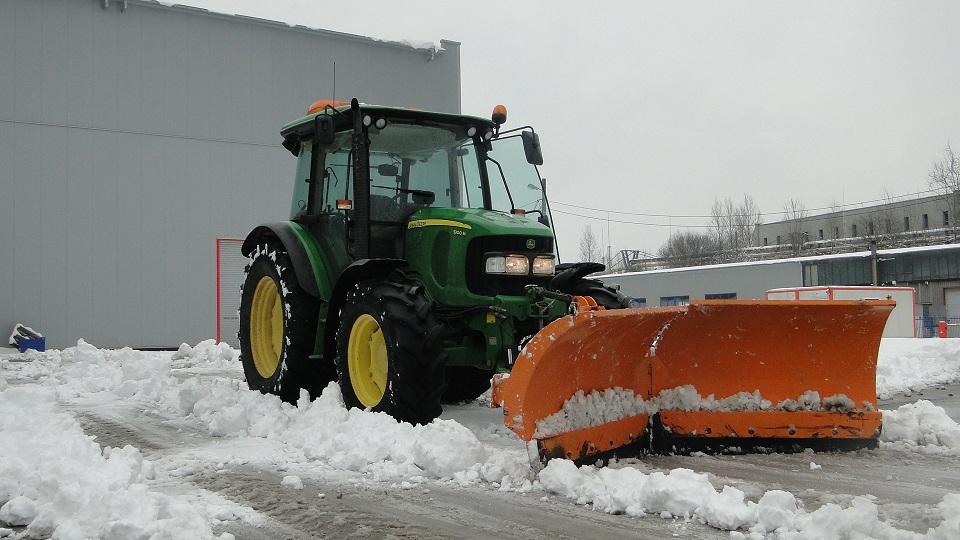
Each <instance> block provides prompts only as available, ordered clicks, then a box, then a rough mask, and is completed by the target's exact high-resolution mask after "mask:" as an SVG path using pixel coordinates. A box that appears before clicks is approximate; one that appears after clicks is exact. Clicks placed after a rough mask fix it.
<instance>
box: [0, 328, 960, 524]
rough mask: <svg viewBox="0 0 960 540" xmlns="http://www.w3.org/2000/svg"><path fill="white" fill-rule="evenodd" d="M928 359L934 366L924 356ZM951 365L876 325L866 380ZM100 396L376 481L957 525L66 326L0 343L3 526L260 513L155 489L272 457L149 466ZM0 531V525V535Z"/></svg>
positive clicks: (896, 380)
mask: <svg viewBox="0 0 960 540" xmlns="http://www.w3.org/2000/svg"><path fill="white" fill-rule="evenodd" d="M930 365H935V366H936V369H927V367H928V366H930ZM950 373H953V374H954V375H953V376H952V377H950V376H949V374H950ZM881 374H882V377H881ZM924 376H926V377H927V378H924ZM957 378H960V344H958V346H956V347H955V346H954V340H884V346H883V348H882V349H881V358H880V367H879V368H878V392H879V393H881V394H882V393H884V392H888V393H889V392H894V391H897V390H902V389H913V390H918V389H920V388H921V387H923V386H924V385H930V384H939V383H943V382H946V381H948V380H955V379H957ZM6 379H9V381H8V380H6ZM585 399H586V398H585ZM109 402H118V403H126V402H136V403H137V404H139V405H140V406H142V407H143V408H144V409H148V410H150V411H153V412H155V413H157V414H160V415H162V416H163V417H165V418H169V419H171V420H176V421H181V422H185V423H190V424H192V425H195V426H198V427H200V428H202V429H203V430H204V431H206V433H207V434H208V435H209V436H210V437H213V438H217V439H221V438H227V439H229V440H231V441H233V443H232V445H231V446H232V447H233V448H236V449H242V448H244V447H250V448H254V449H257V448H259V446H258V444H259V443H257V442H256V441H264V442H266V443H269V444H270V445H272V446H271V448H280V449H283V451H284V452H285V453H284V455H285V456H293V458H292V459H296V460H298V465H299V466H300V467H301V468H302V469H303V470H304V471H306V473H309V474H328V475H329V474H348V475H352V477H353V478H359V479H360V480H362V481H363V482H374V483H378V485H381V486H386V487H387V488H399V489H409V488H411V487H416V486H420V485H430V484H431V483H441V484H444V485H450V486H458V487H462V488H470V487H473V486H478V487H482V488H484V489H487V490H490V489H493V490H500V491H513V492H520V493H527V492H540V493H542V492H547V493H552V494H557V495H560V496H562V497H566V498H569V499H570V500H572V501H575V502H576V503H578V504H584V505H590V506H591V507H592V508H593V509H595V510H598V511H603V512H609V513H626V514H629V515H634V516H645V515H656V516H661V517H664V518H677V517H681V518H684V519H690V520H695V521H699V522H703V523H707V524H709V525H711V526H713V527H716V528H718V529H724V530H731V531H737V532H736V533H735V534H745V535H750V536H754V537H760V536H763V535H765V534H771V533H773V534H775V535H777V536H782V537H787V538H789V537H798V538H830V537H851V536H853V537H856V536H858V535H859V536H870V537H875V538H958V537H960V496H958V495H953V494H949V495H947V496H945V497H944V498H943V500H942V501H940V503H939V505H938V506H937V508H936V510H935V512H936V513H938V515H940V516H941V518H942V519H941V522H940V523H939V524H936V525H935V526H933V527H931V528H930V529H929V530H928V531H926V532H925V533H923V534H921V533H915V532H911V531H906V530H901V529H897V528H895V527H894V526H893V525H890V524H887V523H885V522H884V521H883V520H882V519H880V514H879V512H878V505H877V504H876V503H875V502H874V501H873V500H871V499H869V498H862V497H861V498H855V499H853V500H852V501H850V502H849V503H848V504H845V505H840V504H833V503H829V504H825V505H822V506H820V507H818V508H815V509H807V508H804V506H803V505H802V504H801V503H800V502H799V501H798V499H797V498H796V496H795V495H794V494H792V493H790V492H787V491H783V490H770V491H767V492H765V493H762V494H760V495H759V496H758V497H755V500H752V499H753V498H751V497H747V496H746V494H745V492H744V491H742V490H741V489H738V488H737V487H734V486H731V485H719V486H717V485H715V483H716V480H715V481H714V482H713V483H712V482H711V479H710V478H709V477H708V475H707V474H703V473H699V472H695V471H693V470H690V469H686V468H677V469H673V470H669V471H653V472H644V471H643V470H641V469H640V468H637V467H632V466H623V464H621V466H618V467H608V468H602V469H598V468H595V467H591V466H584V467H579V468H578V467H576V466H574V465H573V463H571V462H568V461H563V460H554V461H552V462H551V463H550V464H549V465H548V466H547V467H546V468H545V469H544V470H543V471H541V472H540V473H539V474H537V475H534V474H533V473H532V472H531V470H530V468H529V466H528V463H527V457H526V452H525V450H524V449H523V446H522V444H521V443H520V441H519V440H517V439H515V438H511V437H510V436H509V435H502V434H503V433H504V432H505V430H502V429H501V430H498V431H497V432H498V433H499V434H501V435H499V436H498V437H489V436H488V435H489V434H488V433H482V432H478V431H477V430H476V429H475V430H473V431H472V430H470V429H468V428H467V427H465V426H464V425H463V424H461V423H459V422H457V421H454V420H449V419H447V420H438V421H435V422H434V423H432V424H430V425H427V426H411V425H409V424H403V423H398V422H396V421H394V420H393V419H392V418H390V417H388V416H386V415H384V414H379V413H370V412H364V411H360V410H355V409H354V410H347V409H345V408H344V406H343V401H342V399H341V396H340V393H339V389H338V388H337V386H336V385H330V386H329V387H328V388H326V389H325V391H324V392H323V394H322V395H321V396H320V397H319V398H318V399H316V400H314V401H312V402H311V401H309V400H308V399H306V398H305V397H303V398H302V399H301V400H300V401H299V402H298V403H297V405H296V406H292V405H289V404H286V403H282V402H280V401H279V400H278V399H277V398H275V397H273V396H265V395H261V394H259V393H256V392H251V391H249V390H248V389H247V388H246V385H245V383H243V382H242V371H241V370H240V366H239V362H237V353H236V351H234V350H232V349H230V348H229V347H228V346H226V345H223V344H220V345H215V344H214V343H213V342H209V341H208V342H204V343H201V344H199V345H197V346H196V347H189V346H182V347H181V349H180V350H179V351H177V352H176V353H174V354H172V355H171V354H169V353H166V354H163V353H143V352H138V351H133V350H130V349H123V350H118V351H109V350H102V349H98V348H96V347H94V346H92V345H90V344H87V343H85V342H83V341H80V342H79V343H78V344H77V346H76V347H72V348H69V349H66V350H64V351H49V352H46V353H36V352H30V353H26V354H23V355H5V356H0V411H3V413H2V414H0V503H2V506H0V521H3V522H5V523H6V524H7V526H17V527H18V528H17V529H16V530H17V531H18V532H17V533H15V534H17V535H23V536H25V537H26V536H27V535H32V536H53V537H54V538H87V537H103V538H109V537H143V538H147V537H157V538H163V537H174V536H177V537H183V535H184V534H185V533H184V531H186V532H187V536H189V537H195V538H212V537H214V532H213V531H214V530H215V529H216V527H217V525H219V524H221V523H222V522H224V521H229V520H240V521H244V522H247V523H256V522H257V521H258V519H261V517H260V516H258V515H257V513H256V512H254V511H252V510H251V509H249V508H246V507H242V506H240V505H237V504H234V503H231V502H229V501H227V500H225V499H223V498H222V497H219V496H216V495H214V494H211V493H209V492H203V491H202V490H193V491H187V492H186V493H183V492H180V493H167V492H165V491H164V490H163V489H160V488H161V487H162V485H163V483H164V482H169V481H170V480H171V479H175V478H176V477H177V475H178V474H183V471H184V470H185V469H188V468H190V467H201V468H202V467H208V468H214V469H215V468H217V467H219V466H221V465H222V464H223V463H224V462H225V461H230V460H237V459H244V460H257V459H263V460H264V462H265V463H268V464H272V465H276V464H277V461H276V457H275V456H274V457H271V458H270V459H266V458H263V457H260V456H258V455H256V454H257V452H256V450H254V451H253V452H248V453H247V455H244V456H242V458H241V457H238V452H241V450H233V451H232V453H230V452H226V451H223V450H217V451H213V450H211V451H210V452H209V453H207V454H204V453H203V452H200V453H194V454H192V455H190V456H189V457H183V456H181V457H178V458H174V459H170V460H167V461H164V462H163V463H161V465H162V466H157V465H156V464H154V463H152V462H151V461H149V460H146V459H144V458H143V455H142V454H141V452H140V450H138V449H137V448H134V447H132V446H126V447H123V448H119V449H116V448H103V447H101V446H100V445H98V444H97V443H96V441H93V440H91V438H90V437H89V436H87V435H85V434H84V432H83V430H82V429H81V427H80V424H79V423H78V421H77V419H76V418H75V416H74V415H73V414H72V413H71V407H75V406H77V405H84V404H86V405H89V404H104V403H109ZM884 415H885V427H884V435H883V437H884V443H883V448H882V449H881V450H880V451H885V452H904V451H906V452H924V453H934V454H940V455H946V456H952V455H960V426H958V425H957V423H956V422H955V421H953V420H952V419H950V418H949V416H948V415H947V414H946V413H945V412H944V411H943V409H941V408H939V407H937V406H936V405H934V404H932V403H930V402H926V401H922V400H921V401H918V402H917V403H914V404H909V405H904V406H902V407H900V408H899V409H897V410H895V411H885V412H884ZM490 429H493V430H496V429H497V428H490ZM478 436H479V438H478ZM218 452H219V453H218ZM178 459H179V460H180V461H179V462H178V461H177V460H178ZM865 459H869V457H865ZM811 468H812V466H811ZM338 471H339V473H338ZM283 482H284V485H285V486H287V487H288V489H296V488H297V486H298V485H300V486H302V485H303V484H302V480H301V479H300V477H299V476H297V475H286V476H285V477H284V479H283ZM181 491H182V490H181ZM20 527H25V528H20ZM4 534H6V533H5V532H4V531H2V530H0V537H2V536H4ZM227 536H228V535H227Z"/></svg>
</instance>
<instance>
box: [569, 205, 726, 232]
mask: <svg viewBox="0 0 960 540" xmlns="http://www.w3.org/2000/svg"><path fill="white" fill-rule="evenodd" d="M553 213H555V214H563V215H566V216H577V217H582V218H587V219H598V220H600V221H605V220H606V219H607V218H605V217H603V216H585V215H583V214H577V213H575V212H567V211H564V210H557V209H556V208H554V209H553ZM610 221H611V222H613V223H626V224H629V225H646V226H648V227H699V228H704V229H712V228H713V225H671V224H669V223H644V222H641V221H626V220H622V219H612V218H611V219H610Z"/></svg>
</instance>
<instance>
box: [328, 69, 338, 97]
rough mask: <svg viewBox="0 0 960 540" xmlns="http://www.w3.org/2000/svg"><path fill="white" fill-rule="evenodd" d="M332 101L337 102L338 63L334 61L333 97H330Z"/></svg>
mask: <svg viewBox="0 0 960 540" xmlns="http://www.w3.org/2000/svg"><path fill="white" fill-rule="evenodd" d="M330 99H332V100H334V101H336V100H337V61H336V60H334V61H333V95H332V96H330Z"/></svg>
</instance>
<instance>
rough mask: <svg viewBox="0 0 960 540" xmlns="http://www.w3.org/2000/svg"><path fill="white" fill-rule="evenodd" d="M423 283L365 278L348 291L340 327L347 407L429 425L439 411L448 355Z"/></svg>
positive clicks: (341, 376)
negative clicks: (422, 287) (376, 280)
mask: <svg viewBox="0 0 960 540" xmlns="http://www.w3.org/2000/svg"><path fill="white" fill-rule="evenodd" d="M440 335H441V326H440V324H439V323H438V322H437V321H436V319H435V318H434V316H433V313H432V312H431V303H430V301H429V300H427V299H426V297H425V296H424V295H423V291H422V290H421V289H420V287H419V286H417V285H415V284H412V283H408V282H406V281H401V280H391V281H382V282H364V283H361V284H358V285H357V286H356V287H354V289H353V290H352V291H350V292H349V293H348V294H347V298H346V301H345V303H344V306H343V310H342V311H341V314H340V326H339V329H338V331H337V357H336V364H337V375H338V378H339V380H340V389H341V392H342V393H343V400H344V403H346V405H347V406H348V407H357V408H362V409H371V410H373V411H382V412H386V413H387V414H389V415H390V416H393V417H394V418H396V419H397V420H400V421H403V422H410V423H412V424H426V423H429V422H430V421H431V420H433V419H434V418H436V417H437V416H439V415H440V412H441V410H442V409H441V406H440V397H441V396H442V395H443V391H444V386H445V385H444V372H443V368H444V364H445V363H446V358H447V355H446V353H445V352H444V351H443V347H442V346H441V341H440Z"/></svg>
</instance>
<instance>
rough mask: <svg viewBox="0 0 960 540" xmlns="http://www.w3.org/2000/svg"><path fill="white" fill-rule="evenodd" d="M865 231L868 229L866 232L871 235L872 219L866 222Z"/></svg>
mask: <svg viewBox="0 0 960 540" xmlns="http://www.w3.org/2000/svg"><path fill="white" fill-rule="evenodd" d="M867 231H868V232H867V234H869V235H870V236H873V221H872V220H871V221H870V222H869V223H867Z"/></svg>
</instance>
